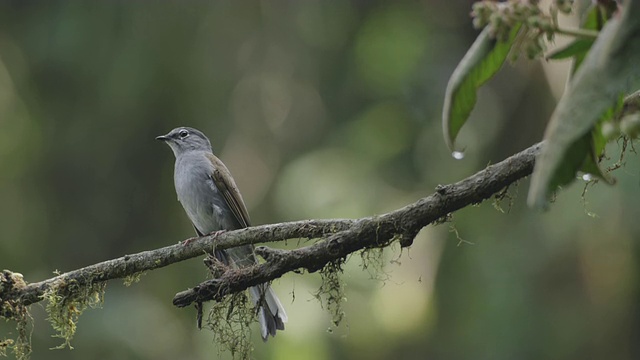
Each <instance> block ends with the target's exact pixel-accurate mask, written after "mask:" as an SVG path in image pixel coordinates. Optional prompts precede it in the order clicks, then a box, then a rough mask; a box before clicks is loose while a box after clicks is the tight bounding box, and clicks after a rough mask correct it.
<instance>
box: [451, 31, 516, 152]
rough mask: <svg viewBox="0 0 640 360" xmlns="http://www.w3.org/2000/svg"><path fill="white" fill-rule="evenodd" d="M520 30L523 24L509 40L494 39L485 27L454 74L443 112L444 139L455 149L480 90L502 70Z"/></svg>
mask: <svg viewBox="0 0 640 360" xmlns="http://www.w3.org/2000/svg"><path fill="white" fill-rule="evenodd" d="M520 27H521V24H518V25H516V26H514V27H513V29H512V30H511V32H510V34H509V37H508V38H507V39H506V40H505V41H500V40H495V39H491V38H490V36H489V28H488V27H485V28H484V30H482V32H481V33H480V35H478V38H477V39H476V41H475V42H474V43H473V44H472V45H471V47H470V48H469V51H467V53H466V54H465V55H464V57H463V58H462V60H461V61H460V63H459V64H458V66H457V67H456V69H455V70H454V72H453V74H452V75H451V78H450V79H449V83H448V84H447V90H446V93H445V99H444V109H443V113H442V122H443V124H442V125H443V129H444V137H445V141H446V142H447V145H448V146H449V148H450V149H451V150H454V142H455V139H456V136H458V132H460V129H461V128H462V126H463V125H464V124H465V122H466V121H467V119H468V118H469V114H471V110H473V107H474V106H475V104H476V98H477V97H476V91H477V90H478V88H479V87H480V86H481V85H482V84H484V83H485V82H487V81H488V80H489V79H491V78H492V77H493V76H494V75H495V74H496V73H497V72H498V70H500V68H501V67H502V64H504V62H505V60H506V59H507V56H508V55H509V51H510V50H511V47H512V46H513V43H514V40H515V38H516V35H517V34H518V31H519V30H520Z"/></svg>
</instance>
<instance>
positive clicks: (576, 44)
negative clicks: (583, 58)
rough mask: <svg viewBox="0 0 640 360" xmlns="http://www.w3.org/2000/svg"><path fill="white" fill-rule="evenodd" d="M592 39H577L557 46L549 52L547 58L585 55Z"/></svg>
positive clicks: (591, 43)
mask: <svg viewBox="0 0 640 360" xmlns="http://www.w3.org/2000/svg"><path fill="white" fill-rule="evenodd" d="M593 42H594V40H590V39H578V40H574V41H573V42H571V43H569V44H568V45H567V46H565V47H562V48H559V49H556V50H554V51H553V52H551V54H549V55H547V59H551V60H561V59H566V58H569V57H572V56H578V55H585V54H586V53H587V51H589V49H591V45H593Z"/></svg>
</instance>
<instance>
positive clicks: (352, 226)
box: [0, 144, 541, 317]
mask: <svg viewBox="0 0 640 360" xmlns="http://www.w3.org/2000/svg"><path fill="white" fill-rule="evenodd" d="M540 147H541V145H540V144H536V145H534V146H532V147H530V148H528V149H526V150H524V151H522V152H520V153H518V154H515V155H513V156H511V157H509V158H507V159H506V160H504V161H502V162H500V163H498V164H495V165H491V166H488V167H487V168H486V169H484V170H482V171H480V172H478V173H476V174H475V175H473V176H471V177H469V178H466V179H464V180H462V181H459V182H457V183H455V184H451V185H444V186H438V187H437V188H436V192H435V193H434V194H432V195H430V196H428V197H426V198H423V199H420V200H419V201H417V202H415V203H413V204H410V205H407V206H405V207H403V208H400V209H398V210H395V211H392V212H390V213H387V214H384V215H380V216H372V217H367V218H363V219H358V220H347V219H338V220H306V221H296V222H289V223H281V224H271V225H262V226H255V227H250V228H247V229H241V230H235V231H229V232H224V233H218V234H213V235H207V236H203V237H200V238H194V239H190V241H188V242H186V243H178V244H175V245H171V246H167V247H163V248H160V249H155V250H149V251H144V252H140V253H137V254H134V255H125V256H123V257H120V258H117V259H113V260H108V261H104V262H101V263H98V264H94V265H90V266H87V267H84V268H81V269H78V270H74V271H70V272H67V273H64V274H61V275H58V276H56V277H53V278H50V279H47V280H44V281H41V282H37V283H32V284H25V283H23V282H21V281H5V280H4V279H8V278H10V276H9V275H8V274H4V275H5V276H0V309H4V308H8V306H15V305H16V304H19V305H22V306H26V305H30V304H33V303H36V302H39V301H41V300H42V299H43V298H42V295H43V294H44V293H45V292H46V291H47V290H48V289H50V288H52V287H53V286H56V284H60V283H70V282H74V283H75V284H77V285H79V286H83V285H91V284H93V283H97V282H103V281H107V280H111V279H118V278H125V277H127V276H131V275H135V274H136V273H140V272H142V271H147V270H153V269H157V268H160V267H164V266H168V265H171V264H173V263H176V262H180V261H184V260H187V259H190V258H193V257H197V256H201V255H204V254H205V253H209V252H211V251H212V249H214V247H215V248H217V249H227V248H231V247H235V246H240V245H246V244H258V243H267V242H274V241H282V240H287V239H300V238H303V239H315V238H325V239H324V240H322V241H319V242H317V243H314V244H312V245H309V246H306V247H302V248H299V249H295V250H274V249H269V248H266V247H263V246H261V247H257V248H256V253H257V254H258V255H260V256H262V257H263V258H264V259H265V260H266V262H265V263H262V264H259V265H256V266H253V267H249V268H242V269H229V270H227V271H225V272H224V273H223V274H222V276H221V277H220V278H218V279H214V280H209V281H205V282H203V283H202V284H200V285H198V286H196V287H194V288H193V289H189V290H186V291H183V292H181V293H178V294H177V295H176V296H175V298H174V304H175V305H177V306H181V307H182V306H187V305H189V304H191V303H193V302H202V301H207V300H212V299H214V300H215V299H220V298H221V297H222V296H224V295H226V294H230V293H234V292H239V291H242V290H244V289H246V288H248V287H250V286H253V285H257V284H260V283H263V282H267V281H271V280H273V279H276V278H278V277H280V276H282V275H283V274H285V273H287V272H290V271H295V270H299V269H306V270H308V271H309V272H314V271H317V270H319V269H322V268H323V267H324V265H326V264H327V263H329V262H331V261H335V260H337V259H340V258H344V257H346V256H347V255H348V254H350V253H353V252H355V251H358V250H361V249H366V248H374V247H383V246H388V245H389V244H390V243H391V242H393V241H394V240H396V239H398V240H399V241H400V243H401V245H402V246H409V245H411V243H412V242H413V239H414V237H415V236H416V234H417V233H418V232H419V231H420V230H421V229H422V228H423V227H425V226H427V225H428V224H430V223H432V222H433V221H435V220H437V219H439V218H442V217H444V216H446V215H447V214H449V213H451V212H454V211H456V210H459V209H461V208H463V207H465V206H467V205H470V204H476V203H480V202H482V201H483V200H485V199H488V198H489V197H491V196H492V195H493V194H495V193H496V192H498V191H500V190H501V189H503V188H504V187H506V186H508V185H510V184H512V183H513V182H515V181H517V180H518V179H521V178H523V177H525V176H527V175H529V174H531V172H532V170H533V164H534V159H535V156H536V155H537V154H538V153H539V151H540ZM5 305H6V306H5ZM0 315H2V316H5V317H7V316H6V315H5V314H2V313H0Z"/></svg>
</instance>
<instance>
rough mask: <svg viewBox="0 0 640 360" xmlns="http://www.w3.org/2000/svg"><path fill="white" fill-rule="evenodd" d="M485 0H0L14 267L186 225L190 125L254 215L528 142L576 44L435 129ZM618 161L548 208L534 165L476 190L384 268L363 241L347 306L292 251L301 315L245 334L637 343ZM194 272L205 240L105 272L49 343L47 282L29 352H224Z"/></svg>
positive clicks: (470, 345)
mask: <svg viewBox="0 0 640 360" xmlns="http://www.w3.org/2000/svg"><path fill="white" fill-rule="evenodd" d="M471 3H472V2H471V1H447V0H439V1H435V0H431V1H363V0H360V1H321V0H305V1H192V2H178V1H162V2H153V3H152V2H144V1H100V2H81V1H65V2H62V1H2V2H0V199H1V200H0V269H11V270H13V271H17V272H21V273H23V274H24V276H25V278H26V279H27V280H28V281H38V280H42V279H45V278H47V277H50V276H51V275H52V272H53V271H54V270H59V271H67V270H72V269H75V268H78V267H82V266H85V265H89V264H92V263H95V262H99V261H102V260H107V259H110V258H114V257H118V256H122V255H124V254H131V253H135V252H139V251H142V250H147V249H152V248H156V247H161V246H165V245H169V244H173V243H176V242H177V241H179V240H182V239H184V238H187V237H190V236H192V229H191V226H190V224H189V222H188V220H187V218H186V216H185V215H184V214H183V211H182V209H181V207H180V205H179V203H178V202H177V201H176V196H175V193H174V189H173V180H172V176H173V155H172V154H171V152H170V150H169V149H168V148H167V147H166V146H164V145H163V144H161V143H158V142H156V141H155V140H154V137H155V136H157V135H160V134H164V133H166V132H168V131H169V130H170V129H172V128H174V127H177V126H180V125H189V126H193V127H196V128H199V129H201V130H203V131H204V132H205V133H206V134H208V135H209V137H210V138H211V140H212V143H213V147H214V150H215V151H216V153H217V154H219V156H220V157H221V158H222V159H223V161H225V162H226V164H227V165H228V167H229V168H230V169H231V171H232V173H233V174H234V177H235V179H236V181H237V182H238V184H239V186H240V189H241V191H242V193H243V195H244V199H245V201H246V203H247V206H248V207H249V212H250V214H251V216H252V220H253V223H254V224H266V223H274V222H282V221H288V220H297V219H307V218H345V217H353V218H355V217H362V216H367V215H372V214H379V213H383V212H386V211H388V210H392V209H394V208H397V207H400V206H403V205H405V204H407V203H409V202H412V201H415V200H417V199H418V198H420V197H422V196H426V195H428V194H429V193H431V192H432V190H433V188H434V187H435V186H436V185H437V184H444V183H449V182H454V181H457V180H460V179H462V178H464V177H466V176H468V175H471V174H473V173H474V172H476V171H478V170H480V169H482V168H484V167H485V166H486V165H487V164H489V163H495V162H497V161H500V160H502V159H503V158H505V157H507V156H509V155H510V154H512V153H514V152H516V151H519V150H521V149H524V148H526V147H528V146H530V145H531V144H533V143H535V142H536V141H538V140H539V139H540V138H541V137H542V133H543V131H544V126H545V124H546V121H547V119H548V117H549V115H550V113H551V111H552V110H553V106H554V104H555V102H556V100H557V97H558V96H559V95H560V94H561V92H562V88H563V86H564V82H565V75H566V69H567V64H566V63H561V64H559V65H557V64H548V63H545V62H543V61H533V62H532V61H524V59H521V60H520V61H518V62H517V63H516V64H515V66H508V67H505V68H504V69H503V71H502V72H501V74H500V75H499V76H498V77H497V78H496V79H494V80H492V81H491V82H490V83H489V84H488V85H487V86H486V87H485V88H484V89H483V90H482V91H481V93H480V98H479V104H478V106H477V108H476V110H475V111H474V113H473V116H472V118H471V120H470V122H469V124H468V126H467V127H466V128H465V129H464V130H463V132H462V134H461V137H460V142H459V143H460V146H461V147H463V148H464V149H465V150H466V152H465V155H466V156H465V158H464V159H463V160H460V161H458V160H454V159H453V158H452V157H451V156H450V151H449V150H448V149H447V148H446V146H445V145H444V141H443V139H442V135H441V134H442V129H441V124H440V114H441V111H442V110H441V109H442V103H443V94H444V89H445V87H446V83H447V80H448V77H449V75H450V74H451V72H452V70H453V69H454V67H455V65H456V63H457V62H458V61H459V60H460V58H461V57H462V55H463V54H464V52H465V50H466V49H467V47H468V46H469V45H470V44H471V42H472V41H473V39H474V37H475V36H476V34H477V31H475V30H474V29H473V28H472V26H471V21H470V18H469V12H470V8H471ZM564 20H567V21H569V22H571V21H574V22H575V19H563V21H564ZM561 41H562V39H558V42H561ZM617 152H619V150H618V146H617V145H616V144H613V146H611V148H610V156H611V158H612V160H616V159H617V156H618V154H617ZM626 162H627V165H626V166H625V167H624V168H622V169H621V170H619V171H617V172H616V176H617V177H618V180H619V182H618V184H617V185H616V186H615V187H608V186H605V185H601V184H599V185H596V186H592V187H589V188H588V191H587V193H586V195H585V196H584V198H583V197H582V196H581V193H582V192H583V189H584V183H580V182H578V183H576V184H574V185H573V186H571V187H570V188H568V189H566V190H565V191H562V192H561V194H560V195H559V197H558V199H557V201H556V202H555V203H554V204H553V205H552V207H551V209H550V211H548V212H546V213H543V214H541V213H538V212H535V211H532V210H530V209H528V208H526V206H525V204H524V202H525V197H526V196H525V195H526V191H527V189H528V181H526V180H525V181H521V182H520V183H519V184H518V185H517V186H514V187H512V188H511V190H510V194H511V195H512V197H513V199H512V200H511V201H509V200H504V201H503V202H502V203H501V206H502V210H504V212H502V211H500V210H499V209H498V207H497V206H494V204H492V203H491V202H486V203H484V204H482V205H480V206H473V207H469V208H467V209H464V210H462V211H460V212H458V213H456V214H454V215H453V218H452V221H451V222H449V223H445V224H442V225H438V226H432V227H429V228H427V229H425V230H423V231H422V232H421V233H420V235H419V237H418V239H417V240H416V241H415V244H414V245H413V246H412V247H411V248H410V249H408V250H407V249H405V250H402V251H401V250H400V249H399V248H398V247H393V248H390V249H388V250H386V252H385V254H384V256H385V257H384V271H377V272H376V271H373V272H371V271H366V270H363V269H362V261H361V258H360V256H358V255H354V256H352V257H351V258H350V259H349V261H348V262H347V264H346V265H345V272H344V275H343V279H344V281H345V284H346V287H345V294H346V300H345V302H344V310H345V313H346V318H345V320H344V321H343V322H342V324H341V325H340V326H339V327H337V328H334V327H332V326H331V321H330V320H331V317H330V315H329V314H328V313H327V312H326V311H325V310H323V309H322V308H321V306H320V304H319V303H318V301H316V300H315V299H314V297H313V293H314V292H315V291H316V290H317V289H318V287H319V286H320V279H319V276H318V275H317V274H311V275H309V274H305V275H297V274H288V275H286V276H285V277H283V278H282V279H280V280H278V281H276V282H275V283H274V287H275V288H276V291H277V292H278V294H279V295H280V297H281V299H282V301H283V303H284V304H285V307H286V308H287V311H288V313H289V318H290V322H289V324H288V325H287V330H286V331H285V332H283V333H279V334H278V336H277V337H276V338H275V339H272V340H270V341H269V342H268V343H267V344H263V343H262V342H261V341H260V340H259V335H258V334H257V332H255V331H254V340H255V352H254V358H256V359H317V360H322V359H425V358H429V359H541V358H544V359H589V358H591V359H602V358H612V359H613V358H615V359H636V358H638V357H640V345H638V344H640V342H638V341H637V340H638V339H639V336H640V332H639V331H638V330H639V324H640V313H639V312H638V303H639V301H640V293H639V292H638V290H639V282H638V277H637V274H638V260H639V256H640V248H639V246H638V236H639V234H640V222H639V221H638V220H637V219H638V218H639V216H640V206H639V205H638V201H637V199H638V196H639V195H640V186H639V184H640V180H639V169H638V164H637V157H636V155H634V154H631V153H630V154H627V158H626ZM295 245H296V244H289V246H295ZM204 277H206V271H205V269H204V267H203V266H202V261H201V259H194V260H191V261H187V262H184V263H181V264H177V265H174V266H171V267H168V268H164V269H160V270H156V271H153V272H150V273H147V274H146V275H145V276H143V277H142V279H141V281H140V282H139V283H137V284H135V285H133V286H131V287H129V288H127V287H125V286H124V285H123V284H122V282H121V281H112V282H110V283H109V285H108V287H107V294H106V298H105V303H104V307H103V308H102V309H97V310H88V311H87V312H85V314H84V315H83V316H82V317H81V318H80V321H79V324H78V333H77V335H76V337H75V339H74V340H73V342H72V344H73V345H74V347H75V349H74V350H68V349H66V350H49V348H51V347H54V346H56V345H58V344H60V340H59V339H55V338H52V337H51V335H53V334H54V332H53V330H52V329H51V327H50V326H49V324H48V323H47V322H46V321H45V319H44V318H45V316H46V315H45V313H44V310H43V308H42V306H41V305H34V306H32V307H31V310H32V313H33V317H34V322H35V329H34V331H33V338H32V342H33V348H34V353H33V355H32V358H33V359H212V358H217V356H218V350H217V345H216V344H215V343H213V342H212V340H211V338H212V336H211V334H210V333H209V332H207V331H198V330H196V327H195V311H194V310H193V309H177V308H175V307H173V306H172V305H171V299H172V297H173V295H174V294H175V293H176V292H178V291H181V290H184V289H185V288H187V287H190V286H193V285H194V284H196V283H198V282H199V281H201V280H202V279H203V278H204ZM12 329H13V324H12V323H2V324H0V334H1V335H0V338H3V337H6V336H8V337H11V336H13V335H14V334H13V330H12ZM222 357H223V358H224V357H226V355H222Z"/></svg>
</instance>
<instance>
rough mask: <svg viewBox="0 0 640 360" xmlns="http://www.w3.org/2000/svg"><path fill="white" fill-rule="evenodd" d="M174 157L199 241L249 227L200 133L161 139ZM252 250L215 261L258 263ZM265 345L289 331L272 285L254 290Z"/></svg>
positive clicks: (184, 130)
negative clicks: (281, 333) (212, 234)
mask: <svg viewBox="0 0 640 360" xmlns="http://www.w3.org/2000/svg"><path fill="white" fill-rule="evenodd" d="M156 139H157V140H160V141H163V142H165V143H166V144H167V145H169V147H170V148H171V150H172V151H173V154H174V155H175V159H176V161H175V166H174V175H173V179H174V185H175V190H176V194H177V195H178V201H179V202H180V204H182V207H183V208H184V211H185V212H186V213H187V216H188V217H189V220H191V223H192V224H193V227H194V228H195V230H196V233H197V234H198V235H199V236H204V235H206V234H210V233H215V232H219V231H226V230H236V229H242V228H246V227H249V226H250V220H249V213H248V211H247V207H246V206H245V204H244V200H243V199H242V195H241V194H240V190H239V189H238V186H237V185H236V183H235V181H234V180H233V177H232V176H231V172H229V169H227V167H226V166H225V165H224V163H223V162H222V161H221V160H220V159H218V157H217V156H215V155H214V154H213V151H212V148H211V142H210V141H209V139H208V138H207V137H206V136H205V134H204V133H202V132H201V131H200V130H197V129H194V128H191V127H185V126H182V127H177V128H175V129H173V130H171V131H170V132H169V133H167V134H166V135H161V136H158V137H156ZM253 250H254V248H253V245H243V246H238V247H234V248H230V249H225V250H216V251H215V252H214V256H215V257H216V258H217V259H218V260H219V261H221V262H222V263H224V264H225V265H227V266H231V267H235V268H240V267H248V266H252V265H255V264H257V260H256V257H255V255H254V251H253ZM249 293H250V295H251V298H252V301H253V304H254V306H257V307H258V310H257V314H258V321H259V323H260V334H261V336H262V340H263V341H265V342H266V341H267V339H268V337H269V335H271V336H275V335H276V330H284V324H285V323H286V322H287V320H288V319H287V314H286V312H285V310H284V307H283V306H282V303H281V302H280V300H279V299H278V296H277V295H276V294H275V292H274V291H273V289H272V288H271V287H270V286H269V284H260V285H257V286H253V287H251V288H249Z"/></svg>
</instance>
